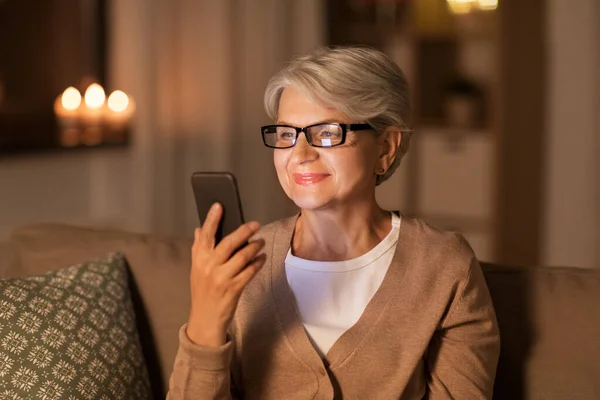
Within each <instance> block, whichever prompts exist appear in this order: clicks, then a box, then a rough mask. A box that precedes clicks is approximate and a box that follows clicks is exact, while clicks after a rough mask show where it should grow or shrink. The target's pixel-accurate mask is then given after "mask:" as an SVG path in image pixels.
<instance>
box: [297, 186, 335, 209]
mask: <svg viewBox="0 0 600 400" xmlns="http://www.w3.org/2000/svg"><path fill="white" fill-rule="evenodd" d="M289 197H290V199H291V200H292V201H293V202H294V203H295V204H296V206H298V207H299V208H301V209H303V210H318V209H322V208H325V207H327V206H328V205H330V204H331V202H332V200H333V199H332V198H331V196H327V195H325V194H324V193H322V192H321V193H298V191H296V192H295V193H292V194H291V195H290V196H289Z"/></svg>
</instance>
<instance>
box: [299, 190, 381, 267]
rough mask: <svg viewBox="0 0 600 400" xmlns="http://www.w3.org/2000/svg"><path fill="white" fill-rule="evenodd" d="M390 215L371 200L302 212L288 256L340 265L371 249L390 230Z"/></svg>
mask: <svg viewBox="0 0 600 400" xmlns="http://www.w3.org/2000/svg"><path fill="white" fill-rule="evenodd" d="M391 227H392V225H391V218H390V213H389V212H388V211H385V210H383V209H381V208H380V207H379V206H378V205H377V203H376V202H375V200H374V199H373V200H372V201H369V202H363V203H355V204H350V205H348V206H346V207H340V206H336V207H332V208H331V209H324V210H302V215H300V217H299V218H298V221H297V222H296V227H295V230H294V237H293V239H292V254H294V255H295V256H297V257H301V258H304V259H308V260H314V261H344V260H350V259H353V258H356V257H359V256H361V255H363V254H365V253H367V252H368V251H370V250H371V249H373V248H374V247H375V246H377V244H379V242H381V241H382V240H383V239H384V238H385V236H386V235H387V234H388V233H389V232H390V230H391Z"/></svg>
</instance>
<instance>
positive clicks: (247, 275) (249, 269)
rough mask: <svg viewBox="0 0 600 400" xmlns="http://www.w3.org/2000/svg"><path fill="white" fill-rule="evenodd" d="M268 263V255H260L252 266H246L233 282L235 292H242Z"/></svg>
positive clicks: (253, 261)
mask: <svg viewBox="0 0 600 400" xmlns="http://www.w3.org/2000/svg"><path fill="white" fill-rule="evenodd" d="M266 261H267V255H266V254H265V253H262V254H259V255H258V256H256V258H255V259H254V260H252V262H251V263H250V264H248V265H247V266H246V268H244V269H243V270H242V271H240V273H239V274H237V275H236V276H235V277H234V278H233V279H232V281H231V285H232V287H233V288H234V289H235V290H238V291H240V292H241V290H242V289H243V288H244V287H246V285H247V284H248V282H250V280H252V278H254V276H255V275H256V273H257V272H258V271H260V269H261V268H262V267H263V266H264V265H265V262H266Z"/></svg>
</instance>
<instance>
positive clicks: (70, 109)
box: [54, 87, 81, 147]
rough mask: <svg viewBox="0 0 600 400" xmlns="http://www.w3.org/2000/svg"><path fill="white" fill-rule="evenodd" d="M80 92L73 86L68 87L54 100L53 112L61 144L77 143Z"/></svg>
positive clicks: (72, 144) (71, 144)
mask: <svg viewBox="0 0 600 400" xmlns="http://www.w3.org/2000/svg"><path fill="white" fill-rule="evenodd" d="M80 106H81V94H80V93H79V90H77V89H75V88H74V87H68V88H67V89H65V91H64V92H62V94H61V95H59V96H58V97H57V98H56V100H55V101H54V114H55V115H56V117H57V119H58V126H59V128H60V138H59V140H60V143H61V144H62V145H63V146H68V147H71V146H76V145H77V144H79V123H80V121H79V109H80Z"/></svg>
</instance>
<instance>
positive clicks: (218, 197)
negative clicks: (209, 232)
mask: <svg viewBox="0 0 600 400" xmlns="http://www.w3.org/2000/svg"><path fill="white" fill-rule="evenodd" d="M192 189H193V191H194V198H195V200H196V207H197V209H198V218H199V219H200V225H202V224H203V223H204V218H206V214H207V213H208V210H209V209H210V207H211V206H212V205H213V204H214V203H220V204H221V206H222V207H223V217H222V219H221V223H220V224H219V229H218V231H217V234H216V235H215V241H216V243H219V242H220V241H221V239H222V238H223V237H225V236H227V235H228V234H230V233H231V232H233V231H234V230H236V229H237V228H238V227H239V226H240V225H242V224H243V223H244V214H243V212H242V203H241V199H240V194H239V191H238V186H237V181H236V179H235V176H234V175H233V174H232V173H230V172H194V173H193V174H192Z"/></svg>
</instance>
